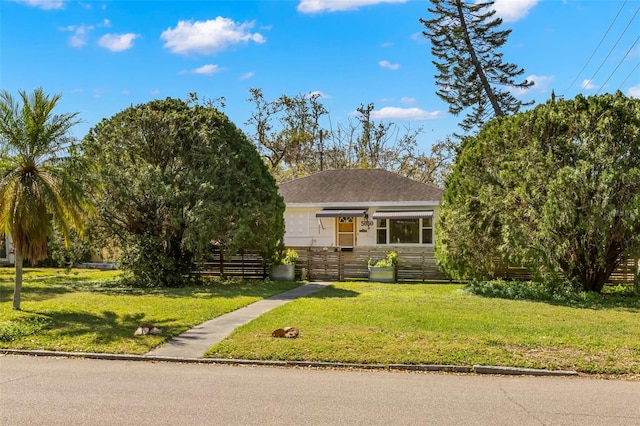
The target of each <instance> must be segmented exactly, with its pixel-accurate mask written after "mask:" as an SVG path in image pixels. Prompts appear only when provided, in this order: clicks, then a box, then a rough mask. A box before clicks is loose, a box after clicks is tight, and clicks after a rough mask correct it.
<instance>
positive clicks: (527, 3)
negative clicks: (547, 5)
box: [493, 0, 540, 22]
mask: <svg viewBox="0 0 640 426" xmlns="http://www.w3.org/2000/svg"><path fill="white" fill-rule="evenodd" d="M539 1H540V0H495V3H494V4H493V9H494V10H495V11H496V15H498V16H499V17H500V18H502V20H503V21H504V22H516V21H519V20H520V19H523V18H524V17H526V16H527V15H528V14H529V11H530V10H531V9H532V8H533V7H534V6H535V5H536V4H538V2H539Z"/></svg>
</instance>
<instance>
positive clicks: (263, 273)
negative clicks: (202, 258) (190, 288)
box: [200, 250, 269, 279]
mask: <svg viewBox="0 0 640 426" xmlns="http://www.w3.org/2000/svg"><path fill="white" fill-rule="evenodd" d="M200 272H201V273H202V274H203V275H213V276H218V277H239V278H255V279H266V278H267V277H268V276H269V267H268V265H267V264H266V262H265V261H264V260H263V259H262V256H260V255H259V254H255V253H244V252H240V253H238V254H236V255H234V256H226V257H225V256H223V255H222V253H221V252H220V251H218V250H217V251H215V252H214V253H213V254H212V256H211V259H210V261H209V262H206V263H204V265H203V266H202V268H201V270H200Z"/></svg>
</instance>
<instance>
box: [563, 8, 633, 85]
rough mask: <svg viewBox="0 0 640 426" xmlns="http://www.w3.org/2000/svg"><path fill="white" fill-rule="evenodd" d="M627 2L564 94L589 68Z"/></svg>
mask: <svg viewBox="0 0 640 426" xmlns="http://www.w3.org/2000/svg"><path fill="white" fill-rule="evenodd" d="M626 4H627V0H624V3H622V6H620V10H618V13H617V14H616V16H615V18H613V21H611V24H609V28H607V31H606V32H605V33H604V35H603V36H602V38H601V39H600V43H598V45H597V46H596V48H595V49H594V50H593V53H591V56H590V57H589V59H587V63H585V64H584V66H583V67H582V69H581V70H580V71H579V72H578V74H577V75H576V78H574V79H573V81H572V82H571V84H570V85H569V87H567V90H565V91H564V94H563V95H562V96H564V95H565V94H566V93H567V92H568V91H569V89H571V87H572V86H573V84H574V83H575V82H576V80H578V78H579V77H580V76H581V75H582V72H583V71H584V70H585V69H586V68H587V65H589V62H591V59H593V56H594V55H595V54H596V52H597V51H598V49H599V48H600V45H601V44H602V42H603V41H604V39H605V38H607V35H608V34H609V31H611V28H612V27H613V24H615V22H616V20H617V19H618V16H620V13H621V12H622V9H624V6H625V5H626Z"/></svg>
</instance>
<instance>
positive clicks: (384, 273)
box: [369, 266, 396, 283]
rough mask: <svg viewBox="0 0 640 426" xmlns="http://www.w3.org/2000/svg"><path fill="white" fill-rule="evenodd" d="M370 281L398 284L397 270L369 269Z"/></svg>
mask: <svg viewBox="0 0 640 426" xmlns="http://www.w3.org/2000/svg"><path fill="white" fill-rule="evenodd" d="M369 281H377V282H381V283H394V282H396V268H394V267H391V268H379V267H376V266H371V267H369Z"/></svg>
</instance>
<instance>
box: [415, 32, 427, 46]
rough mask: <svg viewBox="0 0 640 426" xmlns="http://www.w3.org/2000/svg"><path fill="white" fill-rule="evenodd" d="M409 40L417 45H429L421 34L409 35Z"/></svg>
mask: <svg viewBox="0 0 640 426" xmlns="http://www.w3.org/2000/svg"><path fill="white" fill-rule="evenodd" d="M410 38H411V40H413V41H415V42H416V43H418V44H427V43H429V39H428V38H427V37H425V36H424V34H422V32H420V31H418V32H417V33H413V34H411V37H410Z"/></svg>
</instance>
